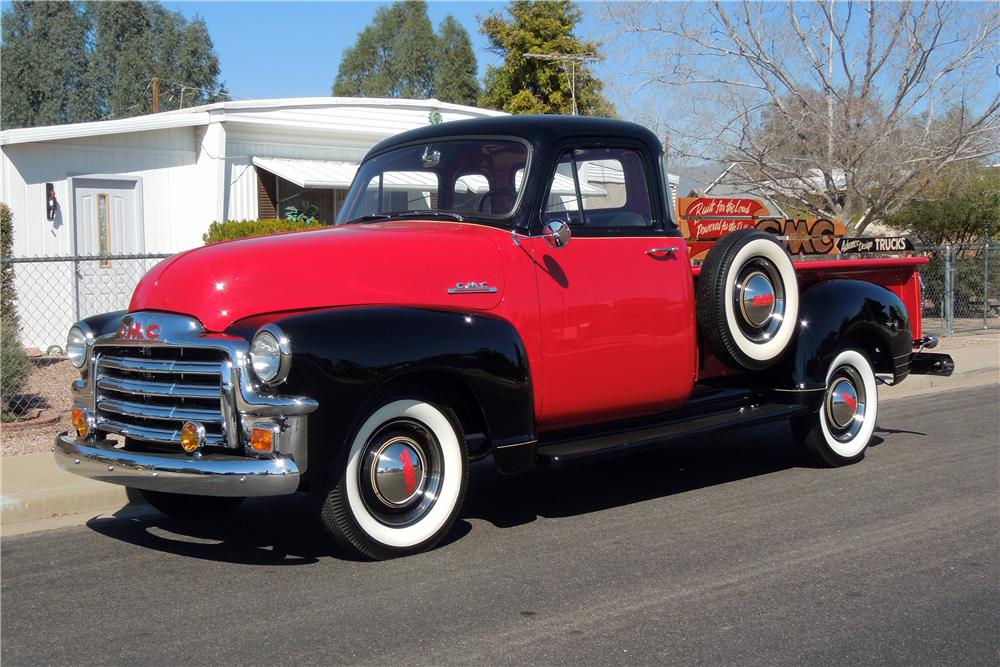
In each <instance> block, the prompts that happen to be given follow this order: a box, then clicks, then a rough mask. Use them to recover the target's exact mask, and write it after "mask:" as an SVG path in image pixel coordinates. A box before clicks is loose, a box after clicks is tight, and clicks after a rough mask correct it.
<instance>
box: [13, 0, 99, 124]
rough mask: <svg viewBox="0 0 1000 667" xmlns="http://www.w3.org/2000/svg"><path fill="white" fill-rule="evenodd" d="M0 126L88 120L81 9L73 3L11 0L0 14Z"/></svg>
mask: <svg viewBox="0 0 1000 667" xmlns="http://www.w3.org/2000/svg"><path fill="white" fill-rule="evenodd" d="M2 23H3V44H2V46H0V66H2V76H0V126H2V127H5V128H7V127H23V126H27V125H51V124H56V123H73V122H79V121H84V120H91V119H92V117H93V112H92V111H91V110H90V109H89V108H88V107H89V104H88V101H89V100H88V96H87V94H86V89H85V86H84V85H83V80H84V77H85V75H86V71H87V29H88V21H87V16H86V14H85V12H83V11H82V8H81V7H80V5H79V4H77V3H68V2H23V1H21V0H16V1H15V2H12V3H11V6H10V8H9V9H8V10H7V11H5V12H4V13H3V20H2Z"/></svg>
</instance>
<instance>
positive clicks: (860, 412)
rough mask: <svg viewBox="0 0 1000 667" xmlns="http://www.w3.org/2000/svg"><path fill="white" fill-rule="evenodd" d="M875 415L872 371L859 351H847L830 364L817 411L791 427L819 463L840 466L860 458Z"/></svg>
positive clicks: (876, 399) (870, 437) (867, 361)
mask: <svg viewBox="0 0 1000 667" xmlns="http://www.w3.org/2000/svg"><path fill="white" fill-rule="evenodd" d="M877 416H878V387H877V383H876V381H875V371H874V370H873V369H872V365H871V362H870V361H869V360H868V357H867V356H866V355H865V354H864V353H863V352H861V351H859V350H853V349H849V350H843V351H841V352H840V353H838V354H837V356H836V357H834V359H833V362H832V363H831V364H830V368H829V370H828V371H827V375H826V388H825V390H824V391H823V401H822V405H821V407H820V410H819V412H818V413H816V414H814V415H809V416H805V417H799V418H797V419H796V420H795V421H794V422H793V423H792V428H793V432H794V433H795V436H796V438H797V439H798V440H799V442H800V444H802V445H803V446H804V447H805V448H806V450H808V451H809V452H810V453H811V454H812V455H813V456H814V457H815V458H816V459H817V460H818V461H819V462H820V463H822V464H824V465H828V466H841V465H846V464H849V463H855V462H857V461H860V460H861V459H863V458H864V456H865V450H867V449H868V445H869V444H870V442H871V439H872V435H873V434H874V432H875V419H876V417H877Z"/></svg>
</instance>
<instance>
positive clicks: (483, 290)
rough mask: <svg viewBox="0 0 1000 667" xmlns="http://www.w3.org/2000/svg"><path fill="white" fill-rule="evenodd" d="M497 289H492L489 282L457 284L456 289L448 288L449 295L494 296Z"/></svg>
mask: <svg viewBox="0 0 1000 667" xmlns="http://www.w3.org/2000/svg"><path fill="white" fill-rule="evenodd" d="M496 291H497V288H496V287H491V286H490V284H489V283H487V282H481V283H479V282H469V283H455V286H454V287H449V288H448V294H493V293H494V292H496Z"/></svg>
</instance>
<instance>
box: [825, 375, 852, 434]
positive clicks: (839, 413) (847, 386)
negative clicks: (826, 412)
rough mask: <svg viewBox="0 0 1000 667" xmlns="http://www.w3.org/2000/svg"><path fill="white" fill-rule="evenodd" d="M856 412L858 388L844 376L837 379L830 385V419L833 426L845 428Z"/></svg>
mask: <svg viewBox="0 0 1000 667" xmlns="http://www.w3.org/2000/svg"><path fill="white" fill-rule="evenodd" d="M857 414H858V390H857V389H855V388H854V385H853V384H851V381H850V380H848V379H846V378H839V379H837V380H836V381H835V382H834V383H833V384H832V385H831V386H830V420H831V421H832V422H833V423H834V425H835V426H838V427H840V428H846V427H847V426H848V425H849V424H850V423H851V422H852V421H853V420H854V417H855V415H857Z"/></svg>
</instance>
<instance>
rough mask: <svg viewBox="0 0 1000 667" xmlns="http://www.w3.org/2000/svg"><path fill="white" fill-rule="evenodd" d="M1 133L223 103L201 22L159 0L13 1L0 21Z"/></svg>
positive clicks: (209, 42) (215, 65)
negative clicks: (155, 84) (154, 91)
mask: <svg viewBox="0 0 1000 667" xmlns="http://www.w3.org/2000/svg"><path fill="white" fill-rule="evenodd" d="M0 65H2V70H3V76H2V77H0V125H2V127H4V128H8V127H30V126H36V125H51V124H58V123H73V122H80V121H88V120H98V119H101V118H108V117H124V116H135V115H139V114H144V113H149V112H150V111H151V103H152V95H151V91H150V87H151V86H150V83H151V81H152V78H153V77H159V78H160V79H161V98H160V109H161V110H164V111H166V110H168V109H176V108H179V107H180V106H181V100H182V97H183V104H184V106H192V105H194V104H201V103H205V102H212V101H216V100H219V99H224V98H225V96H226V92H225V89H224V87H222V86H221V85H220V84H219V80H218V78H219V61H218V58H217V57H216V55H215V52H214V50H213V48H212V40H211V37H210V36H209V34H208V29H207V28H206V26H205V23H204V21H202V20H201V19H194V20H193V21H187V20H186V19H185V18H184V17H183V16H182V15H180V14H179V13H177V12H171V11H167V10H166V9H164V8H163V6H162V5H160V4H159V3H157V2H147V3H139V2H136V1H135V0H128V1H126V2H86V3H82V2H22V1H20V0H17V1H15V2H13V3H12V4H11V6H10V8H9V9H8V10H7V11H5V12H4V13H3V45H2V52H0Z"/></svg>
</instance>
